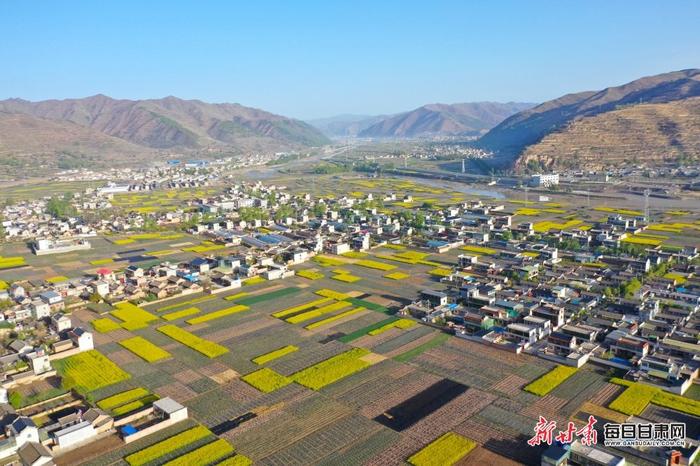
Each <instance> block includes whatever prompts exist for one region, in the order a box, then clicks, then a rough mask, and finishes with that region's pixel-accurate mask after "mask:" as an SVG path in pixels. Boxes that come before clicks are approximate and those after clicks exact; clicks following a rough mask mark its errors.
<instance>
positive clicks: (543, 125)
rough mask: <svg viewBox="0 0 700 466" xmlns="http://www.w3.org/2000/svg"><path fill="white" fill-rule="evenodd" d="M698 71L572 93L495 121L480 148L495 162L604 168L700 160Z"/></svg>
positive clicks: (546, 167) (529, 165)
mask: <svg viewBox="0 0 700 466" xmlns="http://www.w3.org/2000/svg"><path fill="white" fill-rule="evenodd" d="M698 97H700V70H697V69H688V70H682V71H675V72H670V73H664V74H659V75H655V76H649V77H644V78H641V79H637V80H635V81H632V82H629V83H627V84H624V85H621V86H615V87H609V88H606V89H603V90H600V91H586V92H579V93H576V94H567V95H565V96H562V97H559V98H557V99H554V100H550V101H548V102H544V103H542V104H540V105H538V106H536V107H533V108H531V109H528V110H524V111H522V112H520V113H517V114H515V115H513V116H511V117H509V118H506V119H505V120H504V121H503V122H501V123H500V124H498V125H497V126H495V127H494V128H493V129H491V130H490V131H489V132H488V133H486V134H485V135H484V136H482V137H481V138H480V139H479V141H478V145H479V146H480V147H482V148H484V149H487V150H490V151H493V152H494V154H495V159H494V164H496V165H502V166H506V165H514V166H515V167H516V168H520V169H522V168H528V167H529V168H531V169H533V170H536V169H552V168H557V167H586V168H600V167H604V166H611V165H615V164H618V163H620V162H625V163H629V162H630V161H631V160H633V159H634V160H638V161H640V162H641V161H643V162H646V163H650V164H656V163H662V162H663V161H666V160H670V159H679V158H680V159H684V158H698V157H700V102H699V99H698Z"/></svg>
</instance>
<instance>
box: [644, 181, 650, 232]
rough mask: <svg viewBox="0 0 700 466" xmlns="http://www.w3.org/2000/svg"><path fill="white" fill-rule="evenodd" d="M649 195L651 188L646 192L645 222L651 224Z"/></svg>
mask: <svg viewBox="0 0 700 466" xmlns="http://www.w3.org/2000/svg"><path fill="white" fill-rule="evenodd" d="M649 194H651V190H650V189H649V188H647V189H645V190H644V221H645V222H647V223H649Z"/></svg>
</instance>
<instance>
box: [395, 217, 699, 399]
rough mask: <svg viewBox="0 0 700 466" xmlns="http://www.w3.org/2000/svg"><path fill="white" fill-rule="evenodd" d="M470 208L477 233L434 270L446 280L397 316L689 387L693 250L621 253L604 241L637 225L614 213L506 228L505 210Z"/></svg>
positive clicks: (694, 343)
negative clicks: (593, 220)
mask: <svg viewBox="0 0 700 466" xmlns="http://www.w3.org/2000/svg"><path fill="white" fill-rule="evenodd" d="M474 210H475V209H472V211H471V212H470V213H467V214H463V215H462V218H463V219H464V220H468V221H469V222H470V223H471V225H472V227H473V228H478V230H477V232H478V233H479V235H478V238H477V239H474V237H473V236H470V235H466V236H467V237H468V239H466V238H465V239H464V242H465V243H466V244H467V247H465V248H464V249H466V250H467V251H466V253H464V254H460V256H459V259H458V264H457V266H456V267H454V268H453V270H452V271H451V273H450V274H449V275H448V276H445V277H443V278H441V281H442V283H443V285H444V286H445V288H444V289H426V290H423V291H422V292H421V293H420V296H419V299H418V300H417V301H416V302H414V303H412V304H410V305H408V306H406V307H405V308H404V309H403V312H404V313H405V314H407V315H412V316H414V317H416V318H421V319H423V320H424V321H426V322H429V323H431V324H434V325H443V326H446V327H449V328H451V329H452V330H453V331H454V332H455V334H456V335H457V336H460V337H462V338H466V339H470V340H473V341H478V342H480V343H483V344H488V345H495V346H497V347H500V348H503V349H507V350H510V351H514V352H516V353H520V352H527V353H531V354H536V355H538V356H540V357H543V358H547V359H551V360H554V361H556V362H558V363H560V364H567V365H571V366H575V367H580V366H582V365H583V364H586V363H587V362H588V361H596V362H597V363H600V364H604V365H608V366H610V367H615V368H618V369H623V370H625V371H627V373H628V376H629V377H630V378H632V379H634V380H644V381H645V382H647V383H651V384H654V385H658V386H660V387H662V388H663V389H665V390H668V391H671V392H674V393H683V392H685V391H686V390H687V389H688V388H689V387H690V386H691V385H692V383H693V380H695V379H696V378H697V375H698V368H699V367H700V345H698V333H699V332H700V313H698V310H700V276H699V274H700V265H698V260H697V259H698V251H697V248H695V247H682V248H677V249H674V250H672V251H671V250H664V249H661V248H659V247H652V248H643V247H641V248H637V249H636V250H634V251H627V252H626V250H620V249H619V247H620V243H611V242H610V238H618V239H619V238H620V237H622V238H624V237H625V236H624V235H626V234H632V233H633V232H634V231H642V230H643V229H644V228H645V225H644V224H642V223H641V222H639V219H625V218H623V217H620V216H611V217H610V218H608V219H607V221H604V222H601V223H599V224H597V225H595V226H593V227H592V228H590V229H586V230H581V229H572V230H567V231H554V230H552V231H550V232H548V233H536V232H535V231H534V229H533V228H532V225H528V224H525V225H523V224H521V225H516V226H514V227H513V228H510V229H509V231H510V233H508V234H505V235H504V233H505V231H506V229H507V227H505V224H504V223H503V222H504V221H503V214H502V213H501V212H498V211H496V212H488V213H485V214H475V212H474ZM497 223H499V224H501V225H503V226H502V227H500V228H499V227H496V226H495V225H496V224H497ZM455 224H456V225H457V224H459V223H455ZM486 231H488V233H485V234H484V236H482V235H481V234H482V233H484V232H486ZM461 233H463V232H461ZM456 235H457V233H456V232H448V237H453V236H456ZM515 237H517V239H513V238H515ZM504 238H508V239H504ZM572 238H576V241H577V243H573V242H572V241H570V240H571V239H572ZM572 244H574V247H571V245H572ZM576 244H580V245H582V244H585V245H586V246H587V247H586V248H579V247H576ZM623 244H624V243H623ZM470 245H471V246H472V247H469V246H470ZM558 245H564V246H565V247H566V249H563V248H560V247H558ZM584 249H585V250H586V251H587V252H581V251H583V250H584ZM472 251H474V252H472Z"/></svg>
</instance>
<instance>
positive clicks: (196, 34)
mask: <svg viewBox="0 0 700 466" xmlns="http://www.w3.org/2000/svg"><path fill="white" fill-rule="evenodd" d="M107 3H108V2H101V1H94V0H93V1H84V2H79V1H61V2H58V1H19V0H17V1H11V0H2V1H1V2H0V63H2V69H0V98H8V97H21V98H25V99H29V100H41V99H47V98H67V97H84V96H88V95H93V94H97V93H104V94H107V95H110V96H113V97H117V98H133V99H140V98H156V97H163V96H166V95H176V96H178V97H183V98H197V99H201V100H205V101H211V102H223V101H226V102H239V103H241V104H243V105H249V106H254V107H259V108H263V109H265V110H269V111H273V112H276V113H281V114H284V115H288V116H293V117H297V118H314V117H323V116H330V115H336V114H340V113H356V114H380V113H394V112H398V111H403V110H408V109H411V108H415V107H417V106H420V105H423V104H426V103H431V102H443V103H454V102H470V101H479V100H494V101H511V100H514V101H534V102H541V101H544V100H547V99H551V98H555V97H558V96H559V95H562V94H565V93H568V92H577V91H581V90H590V89H599V88H603V87H607V86H610V85H616V84H621V83H624V82H627V81H630V80H632V79H635V78H638V77H641V76H645V75H651V74H657V73H661V72H665V71H672V70H678V69H684V68H696V67H700V26H699V25H700V2H698V1H694V0H687V1H666V2H659V1H640V0H627V1H622V0H619V1H596V0H590V1H585V2H584V1H581V2H573V1H561V0H559V1H534V0H533V1H526V0H522V1H479V2H477V1H471V2H468V1H466V0H465V1H434V0H433V1H427V0H426V1H421V2H418V1H410V0H404V1H381V0H375V1H366V0H355V1H341V0H325V1H303V0H296V1H292V0H288V1H246V2H243V1H241V2H237V1H230V2H226V1H220V2H219V1H199V2H195V1H191V2H184V1H176V0H170V1H150V0H149V1H143V0H142V1H139V2H136V1H128V0H119V1H112V2H109V3H110V4H109V5H108V6H104V4H107Z"/></svg>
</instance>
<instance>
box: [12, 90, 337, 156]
mask: <svg viewBox="0 0 700 466" xmlns="http://www.w3.org/2000/svg"><path fill="white" fill-rule="evenodd" d="M328 142H330V141H329V140H328V138H327V137H326V136H325V135H323V134H322V133H321V132H320V131H319V130H317V129H316V128H314V127H312V126H311V125H309V124H307V123H304V122H302V121H299V120H294V119H291V118H286V117H283V116H280V115H275V114H272V113H269V112H265V111H263V110H258V109H254V108H250V107H244V106H242V105H239V104H229V103H222V104H211V103H206V102H202V101H199V100H183V99H179V98H176V97H166V98H163V99H149V100H124V99H113V98H110V97H107V96H105V95H95V96H92V97H87V98H83V99H66V100H45V101H40V102H29V101H26V100H22V99H8V100H4V101H0V155H2V161H4V162H5V164H6V165H7V164H8V161H9V162H10V164H21V163H22V159H23V158H27V157H34V158H35V159H34V160H37V158H38V160H46V161H47V162H50V161H51V160H54V159H58V160H60V158H61V157H63V158H66V157H67V158H69V159H72V162H70V161H69V163H78V162H79V161H80V160H83V161H90V162H91V163H99V162H101V161H109V162H110V163H111V164H114V163H123V162H126V163H131V162H133V161H134V160H135V159H146V160H147V159H150V158H152V157H154V156H157V155H165V154H194V153H217V152H219V153H232V154H236V153H241V152H243V151H270V150H283V149H290V148H302V147H309V146H320V145H323V144H327V143H328Z"/></svg>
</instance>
